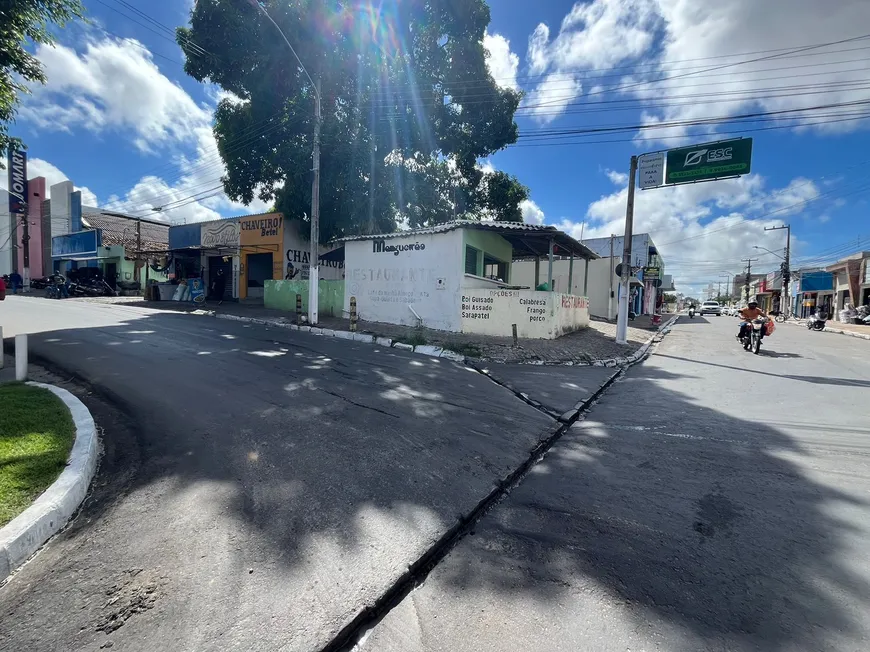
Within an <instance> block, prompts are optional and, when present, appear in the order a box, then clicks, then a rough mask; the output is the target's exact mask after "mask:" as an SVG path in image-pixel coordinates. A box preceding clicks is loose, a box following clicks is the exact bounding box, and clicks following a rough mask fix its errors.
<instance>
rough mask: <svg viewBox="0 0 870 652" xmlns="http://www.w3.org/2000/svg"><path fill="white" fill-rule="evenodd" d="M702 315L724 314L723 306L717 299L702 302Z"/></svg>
mask: <svg viewBox="0 0 870 652" xmlns="http://www.w3.org/2000/svg"><path fill="white" fill-rule="evenodd" d="M700 312H701V316H702V317H703V316H704V315H716V316H717V317H721V316H722V306H720V305H719V303H718V302H716V301H705V302H704V303H702V304H701V311H700Z"/></svg>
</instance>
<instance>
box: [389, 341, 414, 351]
mask: <svg viewBox="0 0 870 652" xmlns="http://www.w3.org/2000/svg"><path fill="white" fill-rule="evenodd" d="M393 348H394V349H400V350H402V351H413V350H414V347H413V346H411V345H410V344H405V343H404V342H396V343H395V344H393Z"/></svg>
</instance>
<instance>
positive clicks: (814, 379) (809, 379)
mask: <svg viewBox="0 0 870 652" xmlns="http://www.w3.org/2000/svg"><path fill="white" fill-rule="evenodd" d="M771 353H772V352H771V351H768V352H767V355H768V356H770V354H771ZM657 355H659V356H660V357H662V358H672V359H674V360H682V361H683V362H690V363H692V364H700V365H706V366H708V367H719V368H721V369H733V370H734V371H745V372H746V373H750V374H759V375H761V376H770V377H771V378H787V379H789V380H800V381H802V382H805V383H813V384H816V385H843V386H846V387H870V380H862V379H860V378H829V377H827V376H805V375H800V376H799V375H792V374H774V373H770V372H769V371H760V370H758V369H749V368H748V367H732V366H731V365H727V364H718V363H716V362H709V361H707V360H692V359H690V358H681V357H679V356H676V355H665V354H663V353H658V354H657ZM759 355H764V350H763V349H762V353H761V354H759ZM770 357H774V358H776V357H781V358H792V357H802V356H799V355H797V354H776V355H773V356H770Z"/></svg>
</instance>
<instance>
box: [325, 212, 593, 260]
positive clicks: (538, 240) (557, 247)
mask: <svg viewBox="0 0 870 652" xmlns="http://www.w3.org/2000/svg"><path fill="white" fill-rule="evenodd" d="M455 229H475V230H479V231H491V232H494V233H497V234H498V235H500V236H501V237H503V238H504V239H505V240H507V241H508V242H510V244H511V246H512V247H513V250H514V255H513V258H514V260H517V259H524V258H537V257H545V256H548V255H549V253H550V242H551V241H552V243H553V255H555V256H560V257H567V256H572V255H573V256H575V257H577V258H585V259H587V260H595V259H597V258H600V256H599V255H598V254H596V253H595V252H594V251H592V250H591V249H590V248H589V247H587V246H586V245H584V244H582V243H581V242H578V241H577V240H575V239H574V238H572V237H571V236H570V235H568V234H567V233H565V232H564V231H560V230H559V229H557V228H556V227H555V226H550V225H547V224H525V223H523V222H492V221H477V220H457V221H455V222H447V223H446V224H438V225H436V226H428V227H423V228H420V229H410V230H407V231H396V232H395V233H383V234H373V235H352V236H348V237H345V238H339V239H338V240H336V242H350V241H353V240H370V239H373V238H378V239H386V238H406V237H408V236H415V235H425V234H434V233H447V232H448V231H453V230H455Z"/></svg>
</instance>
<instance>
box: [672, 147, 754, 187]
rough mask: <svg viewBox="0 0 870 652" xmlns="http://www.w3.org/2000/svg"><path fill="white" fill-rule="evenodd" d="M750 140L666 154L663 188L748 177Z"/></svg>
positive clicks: (675, 150) (678, 150) (750, 160)
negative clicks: (670, 185) (664, 185)
mask: <svg viewBox="0 0 870 652" xmlns="http://www.w3.org/2000/svg"><path fill="white" fill-rule="evenodd" d="M751 169H752V139H751V138H735V139H733V140H721V141H718V142H714V143H704V144H701V145H692V146H691V147H678V148H677V149H672V150H669V151H668V154H667V169H666V172H665V184H677V183H694V182H696V181H711V180H713V179H721V178H727V177H736V176H740V175H741V174H749V172H750V171H751Z"/></svg>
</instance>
